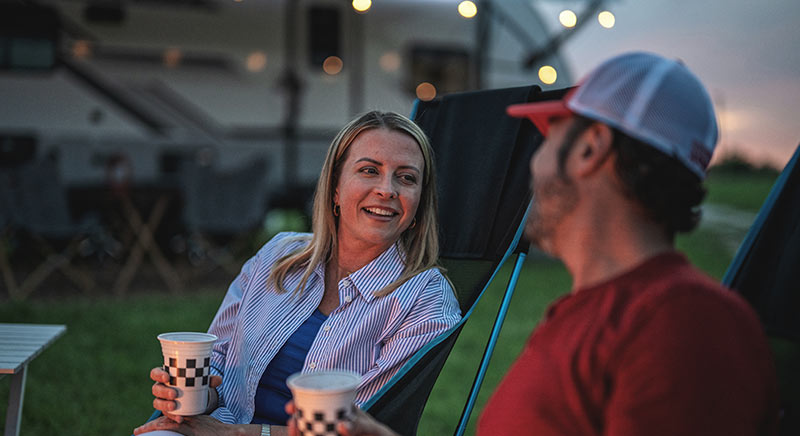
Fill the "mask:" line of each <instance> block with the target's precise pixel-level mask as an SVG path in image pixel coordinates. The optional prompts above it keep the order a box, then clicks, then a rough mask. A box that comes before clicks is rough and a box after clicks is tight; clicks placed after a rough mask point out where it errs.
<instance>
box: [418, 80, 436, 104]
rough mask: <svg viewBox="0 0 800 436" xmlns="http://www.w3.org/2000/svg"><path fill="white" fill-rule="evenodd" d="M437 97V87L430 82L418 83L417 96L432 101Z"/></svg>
mask: <svg viewBox="0 0 800 436" xmlns="http://www.w3.org/2000/svg"><path fill="white" fill-rule="evenodd" d="M434 97H436V87H435V86H433V85H431V84H430V83H428V82H422V83H420V84H419V85H417V98H418V99H420V100H422V101H430V100H433V99H434Z"/></svg>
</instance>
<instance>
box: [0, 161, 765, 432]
mask: <svg viewBox="0 0 800 436" xmlns="http://www.w3.org/2000/svg"><path fill="white" fill-rule="evenodd" d="M774 178H775V176H774V174H773V175H766V176H765V175H763V174H760V173H755V174H748V173H744V174H736V175H731V174H727V173H726V174H719V175H717V174H712V176H711V177H710V179H709V191H710V192H709V201H713V202H715V203H718V204H724V205H726V206H728V207H731V208H734V209H737V210H743V211H749V212H755V211H757V210H758V208H759V207H760V204H761V202H762V201H763V199H764V198H765V197H766V195H767V192H768V191H769V188H770V186H771V184H772V181H774ZM751 215H752V214H751ZM743 236H744V234H740V235H739V236H738V238H739V240H741V238H742V237H743ZM727 237H730V236H727ZM678 246H679V247H680V248H681V249H682V250H684V251H686V252H687V254H688V256H689V258H690V259H691V260H692V261H693V262H695V263H696V264H697V265H698V266H699V267H700V268H701V269H703V270H705V271H707V272H708V273H709V274H711V275H712V276H714V277H717V278H720V277H722V275H723V274H724V272H725V269H726V268H727V265H728V264H729V263H730V261H731V259H732V257H733V250H732V249H731V248H730V244H727V243H725V242H724V241H721V240H720V236H719V232H718V229H716V228H715V227H714V226H703V227H701V228H700V229H699V230H698V231H696V232H694V233H693V234H691V235H689V236H683V237H681V238H680V239H679V241H678ZM508 271H509V268H508V267H506V268H505V270H504V273H505V274H501V275H500V276H499V277H500V279H499V280H496V283H495V285H494V286H492V287H491V288H490V289H489V290H488V291H487V295H486V296H485V298H484V300H483V302H482V304H480V305H479V306H478V308H477V309H476V311H475V312H474V314H473V316H472V318H471V319H470V321H469V322H468V323H467V326H466V327H465V329H464V330H463V332H462V334H461V336H460V337H459V340H458V342H457V343H456V346H455V348H454V350H453V352H452V354H451V356H450V358H449V360H448V362H447V364H446V365H445V367H444V370H443V372H442V375H441V376H440V378H439V381H438V382H437V384H436V386H435V387H434V391H433V393H432V395H431V398H430V400H429V402H428V406H427V408H426V410H425V414H424V415H423V418H422V422H421V424H420V431H419V434H421V435H438V434H450V433H452V431H453V429H454V426H455V423H456V422H457V419H458V417H459V415H460V413H461V410H462V408H463V404H464V401H465V397H466V395H467V391H468V389H469V385H470V383H471V381H472V378H473V377H474V372H475V368H477V364H478V363H477V359H478V357H477V354H478V353H477V352H476V351H478V350H483V348H484V346H485V343H486V338H487V332H488V330H489V328H490V327H491V324H492V323H493V320H494V316H495V313H496V311H497V306H498V304H499V298H500V295H501V293H502V290H503V288H504V286H505V282H506V280H507V277H508ZM569 287H570V279H569V276H568V275H567V273H566V271H565V270H564V268H563V267H562V266H561V264H560V263H558V262H556V261H553V260H550V259H547V258H544V257H542V256H531V257H530V258H529V259H528V261H527V262H526V264H525V267H524V270H523V272H522V275H521V277H520V283H519V286H518V291H517V292H516V293H515V295H514V298H513V300H512V304H511V309H510V311H509V313H508V318H507V320H506V324H505V327H504V329H503V333H502V334H501V335H500V339H499V343H498V346H497V350H496V352H495V355H494V357H493V359H492V364H491V365H490V368H489V373H488V374H487V377H486V381H485V383H484V388H483V389H482V391H481V394H480V395H479V398H478V403H477V407H476V410H475V412H474V413H473V419H472V424H471V425H470V427H469V430H468V434H471V433H472V428H474V421H475V418H476V417H477V415H478V414H479V413H480V408H481V407H482V405H483V404H484V402H485V401H486V399H487V398H488V396H489V395H490V394H491V391H492V389H493V387H494V386H495V385H496V384H497V382H498V381H499V380H500V378H501V376H502V374H503V373H504V372H505V370H506V369H507V368H508V366H509V365H510V364H511V362H512V361H513V360H514V358H515V357H516V356H517V354H518V353H519V351H520V350H521V348H522V346H523V344H524V342H525V340H526V339H527V337H528V335H529V334H530V332H531V330H532V328H533V327H534V326H535V324H536V323H537V322H538V320H539V318H540V316H541V314H542V313H543V311H544V309H545V307H546V306H547V304H548V303H549V302H551V301H552V300H553V299H554V298H556V297H557V296H559V295H561V294H563V293H565V292H567V291H568V290H569ZM224 291H225V289H224V286H215V287H213V288H212V287H205V288H204V287H200V288H197V289H195V290H194V291H191V292H188V291H187V292H186V293H184V294H182V295H172V294H166V293H165V292H159V291H151V292H145V291H140V292H137V293H135V294H132V295H129V296H127V297H124V298H122V299H117V298H111V297H91V298H90V297H85V296H81V295H79V294H72V295H69V296H67V297H48V298H38V299H31V300H28V301H25V302H22V303H14V302H9V301H6V300H2V301H0V303H1V304H0V322H30V323H51V324H66V325H67V326H68V331H67V333H66V335H65V336H63V337H62V338H61V339H59V340H58V341H57V342H56V343H55V344H54V345H53V346H52V347H50V348H49V349H48V350H46V351H45V352H44V353H43V354H42V355H41V356H40V357H38V358H37V359H36V360H35V361H34V362H33V363H32V364H31V365H30V368H29V375H28V383H27V389H26V394H25V407H24V410H23V420H22V427H21V435H23V436H34V435H45V434H81V435H108V434H130V432H131V430H132V429H133V428H134V427H135V426H137V425H138V424H140V423H141V422H142V421H143V420H145V419H146V418H147V417H148V416H149V415H150V413H151V411H152V408H151V401H152V397H151V395H150V393H149V390H150V385H151V382H150V381H149V378H148V371H149V369H150V368H151V367H153V366H156V365H159V363H160V362H159V359H160V349H159V345H158V341H157V340H156V339H155V336H156V335H157V334H158V333H161V332H165V331H175V330H205V329H206V328H207V327H208V323H209V322H210V320H211V318H212V317H213V315H214V313H215V311H216V308H217V306H218V305H219V303H220V301H221V299H222V296H223V294H224ZM0 298H6V296H5V295H0ZM8 381H9V378H8V377H5V378H3V379H0V404H2V405H0V416H2V418H0V419H2V420H5V409H6V403H5V399H6V398H7V395H8Z"/></svg>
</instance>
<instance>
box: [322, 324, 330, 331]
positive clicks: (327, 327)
mask: <svg viewBox="0 0 800 436" xmlns="http://www.w3.org/2000/svg"><path fill="white" fill-rule="evenodd" d="M322 330H324V331H326V332H327V331H330V330H331V326H329V325H326V326H325V327H323V328H322Z"/></svg>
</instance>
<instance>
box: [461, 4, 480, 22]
mask: <svg viewBox="0 0 800 436" xmlns="http://www.w3.org/2000/svg"><path fill="white" fill-rule="evenodd" d="M458 13H459V14H461V16H462V17H464V18H472V17H474V16H475V15H476V14H477V13H478V7H477V6H475V3H473V2H471V1H469V0H464V1H463V2H461V3H459V4H458Z"/></svg>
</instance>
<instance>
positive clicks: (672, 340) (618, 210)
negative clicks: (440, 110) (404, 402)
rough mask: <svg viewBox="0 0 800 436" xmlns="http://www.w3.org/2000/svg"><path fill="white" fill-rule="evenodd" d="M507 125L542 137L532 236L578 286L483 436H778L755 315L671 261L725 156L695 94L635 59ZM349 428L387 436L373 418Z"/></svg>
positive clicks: (524, 359)
mask: <svg viewBox="0 0 800 436" xmlns="http://www.w3.org/2000/svg"><path fill="white" fill-rule="evenodd" d="M508 113H509V114H510V115H512V116H515V117H527V118H529V119H530V120H531V121H532V122H533V123H534V124H535V125H536V126H537V127H538V129H539V130H540V131H541V132H542V134H543V135H545V137H546V140H545V141H544V143H543V144H542V146H541V147H540V149H539V150H538V151H537V152H536V154H535V155H534V158H533V160H532V162H531V172H532V175H533V193H534V200H533V207H532V210H531V213H530V216H529V219H528V222H527V225H526V234H527V236H528V238H529V239H530V240H531V241H532V242H533V243H535V244H537V245H538V246H539V247H541V248H542V249H543V250H544V251H546V252H547V253H549V254H551V255H553V256H555V257H557V258H559V259H561V260H562V261H563V262H564V264H565V265H566V267H567V269H568V270H569V272H570V274H571V275H572V278H573V284H572V291H571V292H570V293H569V294H568V295H566V296H564V297H562V298H560V299H559V300H557V301H556V302H555V303H553V304H552V305H551V306H550V307H549V309H548V310H547V312H546V314H545V318H544V320H543V321H542V323H541V324H540V325H539V326H538V327H537V328H536V330H535V331H534V333H533V334H532V335H531V337H530V339H529V341H528V344H527V345H526V347H525V349H524V350H523V352H522V354H521V355H520V356H519V357H518V359H517V361H516V362H515V363H514V365H513V366H512V367H511V368H510V370H509V372H508V373H507V374H506V376H505V378H504V380H503V381H502V382H501V383H500V385H499V386H498V387H497V390H496V391H495V393H494V394H493V396H492V398H491V399H490V400H489V402H488V403H487V405H486V407H485V408H484V410H483V413H482V416H481V418H480V420H479V424H478V434H480V435H505V434H514V435H517V434H532V435H559V436H563V435H601V434H604V435H648V436H652V435H726V436H729V435H762V434H774V433H775V432H776V426H777V389H776V382H775V375H774V368H773V364H772V361H771V357H770V351H769V349H768V346H767V342H766V339H765V337H764V333H763V331H762V327H761V326H760V324H759V321H758V319H757V317H756V315H755V314H754V312H753V311H752V310H751V309H750V307H749V306H748V305H747V304H746V303H745V302H744V300H742V299H740V298H739V297H738V296H737V295H736V294H734V293H732V292H731V291H729V290H727V289H724V288H723V287H721V286H720V285H718V284H717V283H715V282H714V281H713V280H712V279H711V278H709V277H707V276H706V275H704V274H703V273H701V272H699V271H698V270H696V269H694V268H693V267H692V266H691V265H690V264H689V263H688V261H687V260H686V258H685V257H684V256H683V255H682V254H680V253H678V252H676V251H675V248H674V238H675V234H676V233H678V232H685V231H689V230H692V229H693V228H694V227H695V226H696V225H697V223H698V221H699V215H700V213H699V209H698V207H699V204H700V202H701V201H702V199H703V197H704V195H705V190H704V188H703V187H702V179H703V178H704V176H705V170H706V168H707V166H708V163H709V160H710V158H711V155H712V152H713V149H714V147H715V144H716V141H717V126H716V119H715V115H714V110H713V107H712V104H711V101H710V98H709V97H708V94H707V92H706V91H705V89H704V88H703V86H702V84H701V83H700V81H699V80H698V79H697V78H696V77H695V76H694V75H693V74H692V73H691V72H690V71H689V70H688V69H687V68H686V67H685V66H684V65H682V64H681V63H679V62H676V61H673V60H669V59H665V58H662V57H660V56H657V55H653V54H648V53H631V54H625V55H622V56H618V57H615V58H612V59H610V60H608V61H606V62H605V63H603V64H602V65H600V66H599V67H598V68H597V69H596V70H594V71H593V72H592V73H590V74H589V76H587V77H586V78H585V79H584V80H583V81H582V82H581V83H580V84H579V85H578V86H577V87H576V88H574V89H573V90H572V91H571V92H570V93H568V94H567V96H566V97H565V98H564V99H563V100H561V101H551V102H541V103H530V104H521V105H514V106H511V107H509V108H508ZM343 427H346V428H343V430H346V431H349V434H385V433H384V432H383V431H384V430H385V428H380V427H378V424H377V423H375V422H374V420H371V419H370V418H369V417H368V416H366V415H365V414H363V413H360V414H358V415H357V419H356V420H355V421H354V422H353V423H350V424H347V425H344V426H343Z"/></svg>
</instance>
